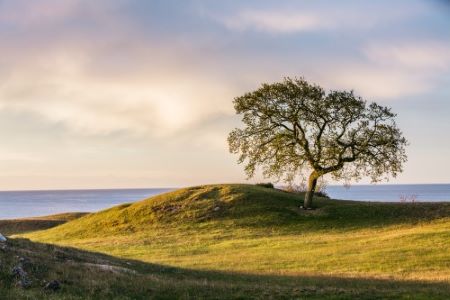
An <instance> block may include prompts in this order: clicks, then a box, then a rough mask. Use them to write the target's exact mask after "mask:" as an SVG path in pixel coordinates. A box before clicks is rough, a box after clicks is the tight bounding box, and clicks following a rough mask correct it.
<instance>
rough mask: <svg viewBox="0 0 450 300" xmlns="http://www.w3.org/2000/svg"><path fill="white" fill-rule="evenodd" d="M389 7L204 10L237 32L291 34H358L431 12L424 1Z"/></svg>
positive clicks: (324, 4)
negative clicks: (331, 32)
mask: <svg viewBox="0 0 450 300" xmlns="http://www.w3.org/2000/svg"><path fill="white" fill-rule="evenodd" d="M386 6H387V5H386V3H384V2H371V3H366V2H359V1H344V2H342V3H340V4H339V9H336V7H335V6H333V5H330V4H329V2H328V1H313V2H306V1H301V2H300V1H283V2H282V3H278V2H277V3H276V5H273V4H272V5H268V3H266V2H262V1H261V2H260V3H258V5H253V6H252V7H247V6H246V5H241V6H236V7H235V9H234V10H232V11H231V12H230V11H229V10H225V12H222V11H217V10H215V9H214V8H205V7H203V10H202V14H203V15H206V16H207V17H209V18H211V19H213V20H215V21H216V22H218V23H220V24H222V25H224V26H225V27H226V28H228V29H231V30H237V31H259V32H267V33H272V34H276V33H279V34H290V33H298V32H311V31H339V30H342V29H345V30H347V31H349V32H353V33H354V32H361V31H365V30H368V29H373V28H376V27H380V26H387V27H389V25H390V24H394V23H397V24H398V23H399V22H402V21H404V20H408V19H409V18H411V17H417V16H419V15H422V14H424V13H426V12H428V11H429V10H430V7H429V6H427V5H426V4H424V3H423V2H421V1H409V2H408V4H407V9H405V3H403V2H402V1H399V2H397V3H389V7H390V9H389V10H387V9H386Z"/></svg>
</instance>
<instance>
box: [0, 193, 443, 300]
mask: <svg viewBox="0 0 450 300" xmlns="http://www.w3.org/2000/svg"><path fill="white" fill-rule="evenodd" d="M301 200H302V195H298V194H292V193H287V192H283V191H278V190H274V189H268V188H264V187H258V186H251V185H211V186H201V187H193V188H187V189H182V190H178V191H175V192H171V193H167V194H164V195H160V196H156V197H152V198H150V199H147V200H144V201H141V202H137V203H134V204H126V205H121V206H117V207H114V208H111V209H108V210H105V211H102V212H99V213H94V214H88V215H85V216H83V217H80V218H78V219H75V220H72V221H69V222H67V223H65V224H62V225H59V226H57V227H54V228H52V229H47V230H43V231H36V232H31V233H25V234H21V235H20V237H22V238H23V237H24V238H28V239H30V240H31V241H22V240H21V241H20V243H21V245H22V246H23V247H25V248H26V247H31V248H33V247H45V246H42V245H40V244H41V243H50V244H53V246H51V247H67V246H70V247H74V248H78V249H80V250H71V251H80V253H81V251H89V252H83V253H89V255H91V256H92V255H93V256H95V255H100V254H98V253H103V254H104V255H108V256H107V257H108V259H109V260H111V264H113V265H115V264H118V265H120V266H122V265H127V266H132V267H129V268H131V269H133V270H136V272H138V275H137V274H133V275H131V274H129V273H126V274H124V273H123V272H119V273H120V274H119V273H117V272H116V273H115V275H114V276H119V277H120V276H128V277H130V276H132V277H133V278H135V279H132V281H133V282H140V283H141V284H144V285H147V286H153V288H152V291H153V294H151V293H150V294H151V295H153V296H155V295H160V296H161V294H160V293H158V292H162V291H165V293H166V295H172V296H174V297H184V298H195V297H210V298H238V297H244V298H245V296H246V295H247V296H248V295H251V297H252V298H270V296H272V297H275V298H283V297H284V298H287V299H289V298H295V297H297V298H299V297H300V298H301V297H308V298H317V299H323V298H329V299H348V298H355V297H357V298H367V299H378V298H393V299H396V298H411V297H414V298H419V299H420V298H422V299H446V298H448V297H449V296H450V286H449V282H450V243H449V241H450V203H430V204H424V203H420V204H419V203H416V204H404V203H403V204H401V203H396V204H394V203H391V204H389V203H366V202H352V201H335V200H329V199H323V198H317V199H316V202H315V203H316V205H317V209H316V210H313V211H303V210H299V209H298V208H297V207H298V205H299V203H300V201H301ZM0 230H1V227H0ZM17 242H18V241H17ZM61 249H66V248H61ZM37 253H39V251H37ZM77 253H78V252H77ZM0 254H1V252H0ZM77 255H81V254H77ZM105 257H106V256H105ZM94 258H95V257H94ZM94 258H92V259H93V260H95V259H94ZM0 259H1V258H0ZM103 259H105V258H103ZM43 261H45V260H44V258H43ZM47 261H49V264H50V265H51V261H52V259H51V256H50V257H48V258H47ZM108 264H109V263H108ZM128 264H130V265H128ZM155 270H158V271H157V272H156V271H155ZM70 272H71V271H68V272H67V273H64V274H65V275H67V276H70ZM174 274H178V275H174ZM61 276H62V275H61ZM62 277H64V276H62ZM128 277H127V278H128ZM95 278H96V279H95V280H94V279H92V280H93V281H94V282H96V281H99V282H97V283H96V284H98V285H101V286H108V287H109V288H108V289H106V288H105V290H107V291H110V292H111V294H110V295H109V296H110V297H112V296H114V295H125V294H127V293H128V295H134V297H131V296H130V298H132V299H134V298H139V297H141V298H142V299H147V298H148V297H149V295H150V294H148V293H147V292H142V291H141V290H140V289H141V288H140V287H139V286H140V285H137V286H135V285H134V284H129V285H127V286H124V284H121V285H120V286H121V289H122V291H123V293H122V294H117V293H116V292H117V291H115V289H114V288H113V287H112V284H113V283H112V282H111V284H108V282H107V281H105V280H106V279H102V277H101V276H100V277H98V276H96V277H95ZM102 280H103V281H102ZM128 280H131V279H129V278H128ZM69 281H70V280H69ZM88 287H89V286H85V285H84V284H81V285H80V286H79V287H78V288H79V289H80V290H84V291H85V293H86V294H85V296H86V295H95V293H94V292H93V291H92V289H90V288H88ZM111 289H112V290H111ZM65 291H66V292H67V293H70V291H71V290H70V288H69V287H66V290H65ZM61 292H62V291H61ZM61 295H62V293H61V294H60V296H61ZM67 295H69V294H67ZM138 296H139V297H138Z"/></svg>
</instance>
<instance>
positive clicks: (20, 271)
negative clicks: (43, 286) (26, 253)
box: [11, 266, 28, 278]
mask: <svg viewBox="0 0 450 300" xmlns="http://www.w3.org/2000/svg"><path fill="white" fill-rule="evenodd" d="M11 274H12V275H13V276H15V277H18V278H23V277H27V275H28V274H27V272H25V270H24V269H23V268H22V267H21V266H15V267H14V268H13V269H12V271H11Z"/></svg>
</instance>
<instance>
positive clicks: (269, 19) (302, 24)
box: [222, 11, 330, 33]
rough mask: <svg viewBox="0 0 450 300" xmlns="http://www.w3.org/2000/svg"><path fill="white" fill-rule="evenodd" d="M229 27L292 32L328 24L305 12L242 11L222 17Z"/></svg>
mask: <svg viewBox="0 0 450 300" xmlns="http://www.w3.org/2000/svg"><path fill="white" fill-rule="evenodd" d="M222 21H223V23H224V24H225V26H227V27H228V28H230V29H237V30H249V29H253V30H256V31H266V32H273V33H292V32H299V31H310V30H315V29H320V28H324V27H327V26H329V25H330V24H329V23H328V20H326V19H322V18H320V16H318V15H316V14H313V13H307V12H289V11H242V12H239V13H238V14H236V15H233V16H228V17H224V18H223V19H222Z"/></svg>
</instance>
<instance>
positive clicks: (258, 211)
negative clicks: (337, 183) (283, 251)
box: [211, 194, 450, 233]
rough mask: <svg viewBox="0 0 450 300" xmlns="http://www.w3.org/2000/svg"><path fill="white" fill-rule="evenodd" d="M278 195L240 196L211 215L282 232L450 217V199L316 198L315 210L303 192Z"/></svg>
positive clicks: (359, 226) (380, 226)
mask: <svg viewBox="0 0 450 300" xmlns="http://www.w3.org/2000/svg"><path fill="white" fill-rule="evenodd" d="M296 198H297V200H295V199H293V197H292V194H290V195H289V196H286V197H280V196H279V195H277V197H276V198H273V199H271V197H260V196H259V195H258V194H255V195H252V196H246V197H240V198H237V199H235V200H234V201H233V203H232V204H230V205H229V206H228V207H226V209H227V210H228V211H227V210H224V211H222V212H220V213H219V214H217V215H216V216H214V218H211V219H219V220H225V221H226V220H228V221H233V224H235V225H236V226H241V227H251V228H259V229H262V230H263V229H264V228H272V229H273V228H276V229H277V230H278V229H279V230H280V231H283V232H289V233H292V232H299V230H300V232H301V231H302V230H307V231H308V232H311V231H321V230H329V229H333V230H335V231H336V230H337V231H348V230H357V229H367V228H382V227H385V226H391V225H415V224H418V223H420V222H424V221H425V222H429V221H436V220H439V219H444V218H448V217H450V203H444V202H441V203H388V202H362V201H346V200H333V199H325V198H316V199H314V208H315V209H313V210H303V209H300V208H299V205H300V203H301V201H302V199H303V195H301V194H299V195H298V197H296Z"/></svg>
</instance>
